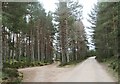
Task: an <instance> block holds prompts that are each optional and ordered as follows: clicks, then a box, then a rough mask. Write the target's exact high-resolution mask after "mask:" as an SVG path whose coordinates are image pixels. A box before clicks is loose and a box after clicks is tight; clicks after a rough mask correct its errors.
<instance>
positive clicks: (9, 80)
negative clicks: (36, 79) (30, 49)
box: [2, 68, 23, 84]
mask: <svg viewBox="0 0 120 84" xmlns="http://www.w3.org/2000/svg"><path fill="white" fill-rule="evenodd" d="M22 78H23V74H22V73H20V72H18V70H17V69H13V68H3V70H2V84H20V83H21V81H22Z"/></svg>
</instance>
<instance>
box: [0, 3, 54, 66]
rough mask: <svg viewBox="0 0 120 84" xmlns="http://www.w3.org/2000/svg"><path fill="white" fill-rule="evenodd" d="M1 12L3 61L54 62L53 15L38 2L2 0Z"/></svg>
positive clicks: (19, 62)
mask: <svg viewBox="0 0 120 84" xmlns="http://www.w3.org/2000/svg"><path fill="white" fill-rule="evenodd" d="M2 12H3V13H2V59H3V63H5V64H6V63H10V64H14V63H16V65H20V64H23V65H21V66H24V65H25V63H27V64H26V66H27V65H28V66H29V65H33V66H34V64H36V63H35V62H37V64H40V63H41V62H42V63H52V58H53V44H52V43H53V36H54V34H55V29H54V25H53V23H52V19H53V18H52V14H51V13H50V12H49V13H46V12H45V9H44V8H43V7H42V5H41V4H40V3H39V2H29V3H28V2H3V3H2ZM31 63H32V64H31ZM9 66H10V65H9ZM3 67H4V66H3ZM18 67H20V66H18Z"/></svg>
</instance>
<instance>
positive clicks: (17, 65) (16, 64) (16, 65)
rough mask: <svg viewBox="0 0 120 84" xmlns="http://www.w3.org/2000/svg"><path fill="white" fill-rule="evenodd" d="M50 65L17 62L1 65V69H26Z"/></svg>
mask: <svg viewBox="0 0 120 84" xmlns="http://www.w3.org/2000/svg"><path fill="white" fill-rule="evenodd" d="M48 64H50V63H42V62H38V61H36V62H23V61H21V62H19V61H14V62H5V63H3V67H4V68H16V69H19V68H26V67H34V66H44V65H48Z"/></svg>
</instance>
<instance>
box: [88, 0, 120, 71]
mask: <svg viewBox="0 0 120 84" xmlns="http://www.w3.org/2000/svg"><path fill="white" fill-rule="evenodd" d="M119 5H120V4H119V3H118V2H105V3H98V4H97V5H95V7H94V9H93V10H92V11H91V13H90V14H89V16H90V17H91V19H90V20H89V21H90V22H91V23H92V26H91V27H90V28H92V29H93V30H94V35H93V42H94V44H95V47H96V55H97V60H98V61H101V62H108V61H109V66H110V67H112V68H113V69H114V70H115V71H118V66H119V64H118V62H119V59H118V57H119V56H120V55H119V53H118V42H119V41H118V33H119V32H118V28H119V27H118V21H119V19H118V15H119V12H118V10H119V9H118V6H119Z"/></svg>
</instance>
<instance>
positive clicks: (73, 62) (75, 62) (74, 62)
mask: <svg viewBox="0 0 120 84" xmlns="http://www.w3.org/2000/svg"><path fill="white" fill-rule="evenodd" d="M86 59H87V57H86V58H82V59H80V60H76V61H70V62H67V63H65V64H62V63H61V64H60V65H59V67H64V66H67V65H70V66H75V65H77V64H79V63H81V62H83V61H84V60H86Z"/></svg>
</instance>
